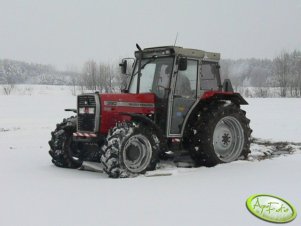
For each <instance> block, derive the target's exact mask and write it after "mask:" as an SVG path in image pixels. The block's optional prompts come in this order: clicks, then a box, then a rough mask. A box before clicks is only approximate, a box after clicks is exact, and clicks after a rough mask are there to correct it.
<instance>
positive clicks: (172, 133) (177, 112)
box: [167, 59, 199, 137]
mask: <svg viewBox="0 0 301 226" xmlns="http://www.w3.org/2000/svg"><path fill="white" fill-rule="evenodd" d="M198 64H199V63H198V60H194V59H188V60H187V69H186V70H185V71H178V73H176V78H175V83H174V89H173V93H172V94H171V97H170V102H169V103H170V107H169V123H168V125H169V126H168V128H169V129H168V134H167V135H168V137H181V131H182V126H183V123H184V120H185V117H186V116H187V113H188V112H189V110H190V108H191V107H192V105H193V104H194V103H195V102H196V100H197V90H198V88H197V87H198V79H197V78H198V76H197V75H198Z"/></svg>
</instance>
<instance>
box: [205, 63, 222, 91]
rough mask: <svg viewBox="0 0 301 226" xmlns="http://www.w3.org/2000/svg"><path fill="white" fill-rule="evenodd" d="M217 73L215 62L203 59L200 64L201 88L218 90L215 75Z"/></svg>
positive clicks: (216, 75)
mask: <svg viewBox="0 0 301 226" xmlns="http://www.w3.org/2000/svg"><path fill="white" fill-rule="evenodd" d="M218 75H219V69H218V64H217V63H216V62H208V61H203V62H202V65H201V73H200V79H201V90H218V84H217V77H218Z"/></svg>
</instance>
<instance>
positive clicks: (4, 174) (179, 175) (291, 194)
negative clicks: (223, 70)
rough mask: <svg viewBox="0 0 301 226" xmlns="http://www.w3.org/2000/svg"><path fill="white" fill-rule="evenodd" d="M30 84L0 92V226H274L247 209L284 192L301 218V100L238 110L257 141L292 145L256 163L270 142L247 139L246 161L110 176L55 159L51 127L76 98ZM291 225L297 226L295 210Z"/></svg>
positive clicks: (256, 103)
mask: <svg viewBox="0 0 301 226" xmlns="http://www.w3.org/2000/svg"><path fill="white" fill-rule="evenodd" d="M30 88H31V89H30V90H27V93H26V90H25V89H23V88H21V89H19V91H15V92H13V94H12V95H10V96H4V95H0V151H1V160H2V161H1V164H0V183H1V185H0V189H1V190H0V225H1V226H2V225H3V226H13V225H14V226H15V225H17V226H18V225H21V226H27V225H28V226H43V225H49V226H60V225H62V226H76V225H98V226H99V225H103V226H110V225H114V226H115V225H128V226H144V225H147V226H161V225H162V226H176V225H177V226H199V225H214V226H215V225H216V226H219V225H221V226H225V225H233V226H242V225H271V223H268V222H265V221H262V220H259V219H257V218H256V217H254V216H253V215H251V214H250V213H249V212H248V210H247V208H246V207H245V202H246V199H247V198H248V197H249V196H251V195H253V194H256V193H267V194H273V195H277V196H280V197H282V198H285V199H287V200H289V201H291V202H292V203H293V204H294V206H295V207H296V209H297V213H298V214H301V181H300V179H301V176H300V172H301V154H300V153H301V151H300V144H297V143H301V99H293V98H291V99H277V98H273V99H248V102H249V104H250V105H249V106H246V107H244V108H245V109H246V110H247V116H248V117H249V118H250V119H251V128H252V129H253V136H254V137H255V138H260V139H264V140H269V141H271V142H277V141H287V142H294V143H295V145H293V144H287V145H288V146H289V147H290V150H292V152H294V153H293V154H290V155H281V156H280V157H277V158H272V159H265V160H262V161H259V160H258V158H256V156H258V155H260V154H262V153H268V152H269V147H266V146H264V145H259V144H253V145H252V153H251V157H250V159H249V160H250V161H237V162H233V163H230V164H224V165H218V166H216V167H213V168H205V167H200V168H176V167H173V166H172V165H170V167H169V168H168V167H167V168H164V169H162V171H164V172H170V173H171V174H172V175H171V176H161V177H145V176H140V177H137V178H131V179H109V178H108V177H107V176H106V175H105V174H101V173H95V172H89V171H80V170H70V169H62V168H57V167H55V166H54V165H52V163H51V161H50V156H49V155H48V150H49V147H48V140H49V138H50V132H51V131H52V130H53V129H54V128H55V124H56V123H58V122H60V121H61V119H62V118H64V117H68V116H70V113H67V112H64V111H63V109H64V108H73V107H75V102H76V98H75V96H72V95H71V89H70V88H69V87H50V86H49V87H47V86H30ZM24 90H25V92H23V91H24ZM280 148H281V147H280ZM280 151H281V150H280ZM262 155H264V154H262ZM288 225H301V219H300V215H299V216H297V218H296V219H295V220H294V221H293V222H291V223H289V224H288Z"/></svg>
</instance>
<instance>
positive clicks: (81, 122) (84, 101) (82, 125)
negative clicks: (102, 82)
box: [77, 95, 96, 132]
mask: <svg viewBox="0 0 301 226" xmlns="http://www.w3.org/2000/svg"><path fill="white" fill-rule="evenodd" d="M77 105H78V106H77V107H78V109H77V112H78V117H77V120H78V121H77V127H78V128H77V129H78V131H85V132H94V131H95V119H96V100H95V96H94V95H81V96H78V99H77ZM87 107H88V108H94V113H93V114H91V113H90V114H88V113H80V111H79V109H80V108H87Z"/></svg>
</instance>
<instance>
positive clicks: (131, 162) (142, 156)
mask: <svg viewBox="0 0 301 226" xmlns="http://www.w3.org/2000/svg"><path fill="white" fill-rule="evenodd" d="M102 150H103V154H102V156H101V162H102V164H103V168H104V171H105V172H106V173H107V174H108V175H109V177H112V178H127V177H133V176H137V175H139V174H143V173H145V172H146V171H149V170H154V169H155V168H156V165H157V163H158V161H159V158H158V153H159V140H158V138H157V136H156V135H155V134H154V132H153V131H152V130H150V129H149V128H147V127H145V126H143V124H139V123H134V122H122V123H117V125H116V126H115V127H114V128H113V129H112V130H111V131H110V132H109V134H108V136H107V140H106V144H105V145H103V147H102Z"/></svg>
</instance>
